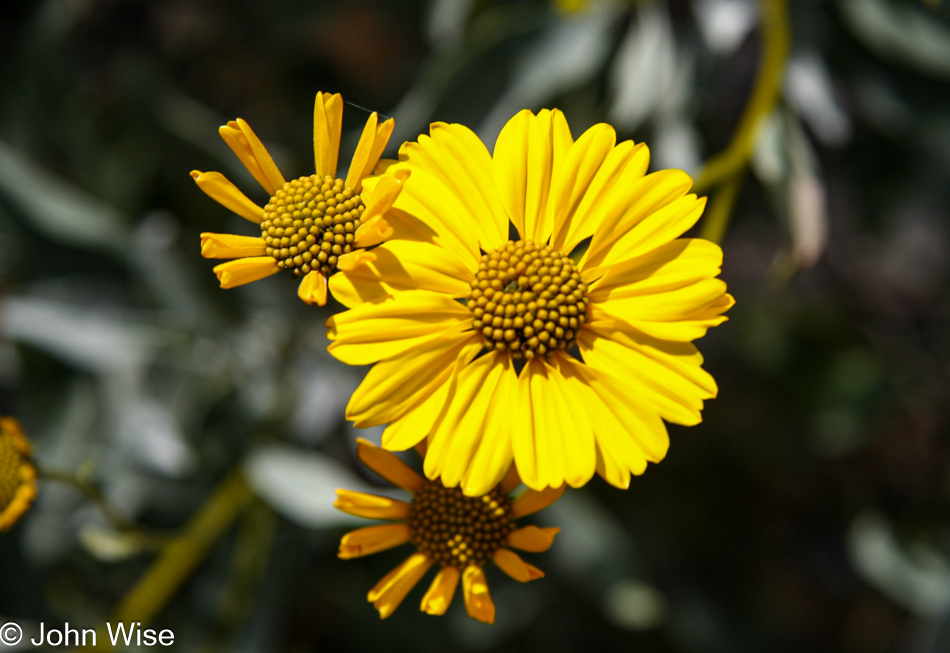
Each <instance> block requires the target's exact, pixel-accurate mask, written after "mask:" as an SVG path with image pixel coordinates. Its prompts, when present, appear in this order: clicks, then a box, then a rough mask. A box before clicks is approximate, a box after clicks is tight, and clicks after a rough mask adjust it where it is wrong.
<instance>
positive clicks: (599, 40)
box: [478, 7, 621, 143]
mask: <svg viewBox="0 0 950 653" xmlns="http://www.w3.org/2000/svg"><path fill="white" fill-rule="evenodd" d="M620 16H621V14H620V13H619V12H618V11H617V10H616V9H614V8H612V7H608V8H605V9H602V10H598V11H590V12H586V13H583V14H581V15H579V16H577V17H574V18H572V19H571V20H563V21H556V22H552V23H551V24H550V25H549V26H548V27H547V28H546V29H545V31H544V32H543V33H542V35H541V37H540V40H539V41H538V42H537V43H536V44H535V45H534V46H533V47H532V48H530V49H528V50H527V51H526V52H524V53H523V54H522V55H521V56H520V58H519V60H518V62H517V63H516V65H515V72H514V75H513V77H512V79H511V82H510V83H509V85H508V88H507V89H506V90H505V92H504V93H503V94H502V96H501V97H500V98H499V99H498V101H497V102H496V103H495V104H494V106H493V107H492V109H491V111H490V112H489V114H488V117H487V118H485V120H484V122H483V123H482V125H481V127H480V128H479V129H478V134H479V136H480V137H481V138H482V140H483V141H484V142H486V143H493V142H495V139H496V138H497V137H498V134H499V132H501V129H502V127H504V126H505V123H507V122H508V120H509V119H510V118H511V116H513V115H515V114H516V113H517V112H518V111H520V110H522V109H524V108H525V107H537V106H540V105H543V104H544V103H545V102H547V101H549V100H550V98H552V97H553V96H554V95H556V94H557V93H559V92H561V91H563V90H565V89H569V88H571V87H574V86H577V85H578V84H581V83H583V82H585V81H587V80H588V79H590V78H591V77H592V76H593V75H595V74H596V73H597V71H598V70H599V69H600V67H601V65H602V64H603V63H604V61H606V59H607V56H608V55H609V54H610V47H611V37H610V33H611V30H612V28H613V26H614V24H615V22H616V21H617V20H619V18H620Z"/></svg>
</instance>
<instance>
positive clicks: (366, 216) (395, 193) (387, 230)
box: [353, 169, 410, 247]
mask: <svg viewBox="0 0 950 653" xmlns="http://www.w3.org/2000/svg"><path fill="white" fill-rule="evenodd" d="M409 176H410V171H409V170H405V169H400V170H396V171H395V172H394V173H393V174H391V175H385V176H383V177H382V178H380V179H379V180H378V181H377V183H375V184H374V185H373V191H372V193H371V194H370V196H369V198H368V199H367V200H365V202H366V210H365V211H363V216H362V217H361V218H360V226H359V228H358V229H357V230H356V233H355V234H354V240H353V242H354V244H355V245H356V246H357V247H371V246H373V245H378V244H379V243H381V242H383V241H385V240H387V239H388V238H390V237H391V236H392V235H393V228H392V226H391V225H390V224H389V223H388V222H387V221H386V220H385V219H384V217H383V216H384V215H385V214H386V212H387V211H389V209H391V208H392V206H393V204H394V203H395V201H396V200H397V199H398V198H399V194H400V193H402V189H403V187H404V184H405V182H406V180H407V179H409Z"/></svg>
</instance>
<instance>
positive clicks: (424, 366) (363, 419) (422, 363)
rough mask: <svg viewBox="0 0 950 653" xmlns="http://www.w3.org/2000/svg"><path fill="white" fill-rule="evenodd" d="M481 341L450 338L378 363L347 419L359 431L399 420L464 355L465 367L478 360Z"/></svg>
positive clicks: (472, 337) (355, 396)
mask: <svg viewBox="0 0 950 653" xmlns="http://www.w3.org/2000/svg"><path fill="white" fill-rule="evenodd" d="M478 339H479V337H478V336H477V335H475V334H472V333H471V332H463V333H452V334H447V335H446V336H444V337H442V338H438V339H436V340H432V341H429V342H427V343H425V344H424V345H423V346H420V347H416V348H414V349H412V350H410V351H408V352H406V353H404V354H402V355H401V356H396V357H393V358H390V359H387V360H385V361H381V362H379V363H377V364H376V365H374V366H373V368H372V369H371V370H370V371H369V372H368V373H367V374H366V378H365V379H363V382H362V383H361V384H360V386H359V387H358V388H357V389H356V391H355V392H354V393H353V396H352V397H351V398H350V402H349V404H347V407H346V418H347V419H348V420H352V421H353V425H354V426H356V427H357V428H367V427H370V426H377V425H379V424H385V423H387V422H392V421H393V420H396V419H399V418H400V417H402V415H404V414H405V413H406V412H407V411H408V410H411V409H412V408H413V407H414V406H416V405H418V404H420V403H422V401H423V400H425V399H426V398H427V397H428V396H429V395H430V394H431V393H432V390H434V389H435V388H436V387H438V386H440V385H442V384H443V383H444V382H445V381H446V380H447V379H448V377H449V375H450V374H452V373H454V371H455V367H456V361H457V360H458V359H459V356H460V355H461V354H462V353H463V351H464V352H466V356H465V359H466V360H464V362H463V364H467V363H468V361H470V360H471V359H472V358H474V357H475V355H476V354H477V353H478V351H479V350H481V348H482V345H481V343H480V342H474V341H476V340H478Z"/></svg>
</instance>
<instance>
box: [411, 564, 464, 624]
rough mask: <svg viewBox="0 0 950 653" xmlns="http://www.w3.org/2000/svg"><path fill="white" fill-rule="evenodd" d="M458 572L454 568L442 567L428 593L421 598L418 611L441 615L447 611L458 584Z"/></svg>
mask: <svg viewBox="0 0 950 653" xmlns="http://www.w3.org/2000/svg"><path fill="white" fill-rule="evenodd" d="M460 575H461V574H460V573H459V570H458V569H456V568H455V567H442V569H441V571H439V573H438V574H436V576H435V580H433V581H432V585H431V586H430V587H429V591H428V592H426V595H425V596H423V597H422V605H421V606H420V609H421V610H422V611H423V612H425V613H427V614H434V615H442V614H445V611H446V610H448V609H449V605H450V604H451V603H452V597H453V596H455V588H456V587H457V586H458V584H459V576H460Z"/></svg>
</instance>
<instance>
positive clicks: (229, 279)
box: [214, 256, 279, 288]
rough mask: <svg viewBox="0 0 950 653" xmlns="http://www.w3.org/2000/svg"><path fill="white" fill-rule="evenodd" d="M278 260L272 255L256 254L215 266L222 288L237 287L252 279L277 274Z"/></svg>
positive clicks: (256, 279) (255, 279) (257, 279)
mask: <svg viewBox="0 0 950 653" xmlns="http://www.w3.org/2000/svg"><path fill="white" fill-rule="evenodd" d="M278 270H279V268H278V267H277V261H275V260H274V259H272V258H271V257H270V256H254V257H251V258H239V259H237V260H236V261H228V262H227V263H221V264H220V265H216V266H214V273H215V274H216V275H218V281H220V282H221V287H222V288H236V287H237V286H243V285H244V284H246V283H251V282H252V281H259V280H261V279H264V278H265V277H269V276H270V275H272V274H277V271H278Z"/></svg>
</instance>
